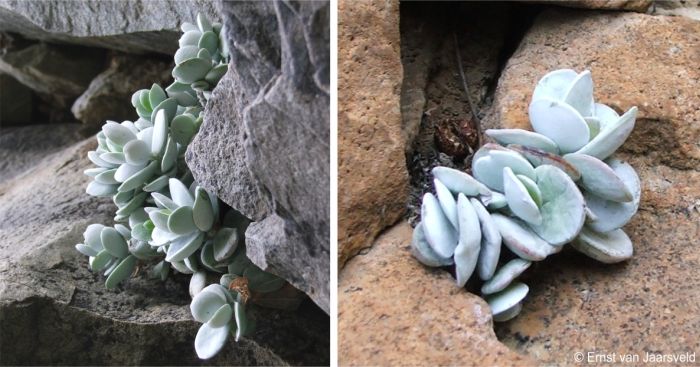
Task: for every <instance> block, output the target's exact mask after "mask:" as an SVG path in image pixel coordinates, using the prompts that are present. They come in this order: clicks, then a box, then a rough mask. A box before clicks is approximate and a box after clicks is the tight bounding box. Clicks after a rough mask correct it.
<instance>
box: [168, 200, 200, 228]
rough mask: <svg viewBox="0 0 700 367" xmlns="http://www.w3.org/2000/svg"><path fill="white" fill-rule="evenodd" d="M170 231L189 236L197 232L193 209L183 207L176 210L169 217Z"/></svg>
mask: <svg viewBox="0 0 700 367" xmlns="http://www.w3.org/2000/svg"><path fill="white" fill-rule="evenodd" d="M168 229H169V230H170V232H172V233H175V234H181V235H182V234H188V233H191V232H193V231H197V226H196V225H195V224H194V218H193V217H192V207H190V206H181V207H179V208H177V209H175V210H174V211H173V212H172V213H171V214H170V216H169V217H168Z"/></svg>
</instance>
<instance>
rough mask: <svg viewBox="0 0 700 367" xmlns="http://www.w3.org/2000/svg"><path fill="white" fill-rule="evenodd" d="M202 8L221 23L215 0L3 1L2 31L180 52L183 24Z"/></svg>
mask: <svg viewBox="0 0 700 367" xmlns="http://www.w3.org/2000/svg"><path fill="white" fill-rule="evenodd" d="M198 12H202V13H204V14H205V15H206V16H208V17H209V19H211V20H212V21H218V20H220V19H218V16H217V13H216V11H215V9H214V4H213V3H212V2H210V1H205V0H196V1H176V0H125V1H63V0H0V30H2V31H10V32H15V33H20V34H22V35H24V36H25V37H28V38H33V39H40V40H46V41H52V42H68V43H76V44H81V45H89V46H95V47H104V48H111V49H114V50H119V51H125V52H133V53H150V52H157V53H164V54H169V55H172V54H173V53H174V52H175V50H177V40H178V38H179V37H180V30H179V27H180V24H182V23H183V22H193V21H194V20H195V19H196V16H197V13H198Z"/></svg>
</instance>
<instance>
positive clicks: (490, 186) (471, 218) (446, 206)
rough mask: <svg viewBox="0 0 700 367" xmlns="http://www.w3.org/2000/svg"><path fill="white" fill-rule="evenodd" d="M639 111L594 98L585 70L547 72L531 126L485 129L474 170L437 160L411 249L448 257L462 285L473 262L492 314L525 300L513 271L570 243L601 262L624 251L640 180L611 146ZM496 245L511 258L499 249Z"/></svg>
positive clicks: (431, 259)
mask: <svg viewBox="0 0 700 367" xmlns="http://www.w3.org/2000/svg"><path fill="white" fill-rule="evenodd" d="M636 114H637V108H636V107H632V108H630V109H629V110H628V111H627V112H626V113H625V114H623V115H622V116H620V115H618V114H617V112H615V111H614V110H613V109H612V108H610V107H608V106H606V105H604V104H600V103H595V102H594V100H593V80H592V78H591V73H590V72H589V71H584V72H582V73H576V72H575V71H573V70H569V69H563V70H556V71H553V72H551V73H548V74H547V75H545V76H544V77H543V78H542V79H541V80H540V81H539V82H538V83H537V86H536V88H535V91H534V93H533V97H532V102H531V103H530V106H529V116H530V121H531V124H532V127H533V129H534V130H535V131H534V132H532V131H526V130H521V129H500V130H496V129H494V130H487V131H486V132H485V133H486V135H488V136H489V137H490V138H491V139H493V140H494V141H495V142H496V143H487V144H485V145H484V146H482V147H481V148H480V149H479V150H478V151H476V152H475V153H474V156H473V159H472V173H473V176H471V175H469V174H467V173H464V172H461V171H459V170H455V169H452V168H447V167H435V168H433V170H432V173H433V177H434V184H435V193H436V194H435V195H433V194H432V193H426V194H425V195H424V197H423V204H422V207H421V220H422V221H421V222H420V223H419V224H418V225H417V226H416V228H415V230H414V234H413V240H412V246H411V249H412V253H413V255H414V256H415V257H416V258H417V259H418V260H419V261H420V262H422V263H423V264H425V265H427V266H432V267H440V266H449V265H453V264H454V266H455V276H456V280H457V285H458V286H460V287H463V286H464V285H465V284H466V283H467V281H468V280H469V279H470V278H471V276H472V275H473V274H474V273H475V272H476V273H477V274H478V276H479V278H481V280H483V281H484V283H483V286H482V287H481V294H482V295H483V296H485V298H486V301H487V302H488V303H489V305H490V306H491V310H492V313H493V317H494V320H495V321H506V320H509V319H511V318H513V317H515V316H517V315H518V313H519V312H520V310H521V309H522V300H523V299H524V298H525V296H526V295H527V293H528V287H527V285H525V284H522V283H517V282H514V280H515V279H516V278H517V277H518V276H519V275H521V274H522V273H523V272H524V271H526V270H527V269H528V268H529V267H530V265H531V263H532V261H541V260H543V259H545V258H546V257H548V256H549V255H552V254H555V253H557V252H559V251H561V250H562V248H563V246H564V245H565V244H567V243H570V244H571V246H572V247H573V248H575V249H576V250H578V251H579V252H581V253H583V254H586V255H588V256H590V257H592V258H594V259H596V260H598V261H601V262H604V263H616V262H620V261H624V260H626V259H628V258H630V257H631V256H632V254H633V246H632V241H631V240H630V239H629V237H628V236H627V235H626V234H625V232H624V231H623V230H622V229H621V227H622V226H624V225H625V224H627V222H629V220H630V219H631V218H632V216H633V215H634V214H635V213H636V212H637V209H638V207H639V201H640V196H641V188H640V187H641V186H640V181H639V177H638V176H637V174H636V172H635V171H634V168H632V166H630V165H629V164H627V163H625V162H622V161H620V160H619V159H616V158H614V157H613V156H612V155H613V153H614V152H615V151H616V150H617V149H618V148H619V147H620V146H622V144H623V143H624V141H625V140H626V139H627V137H628V136H629V135H630V133H631V131H632V129H633V128H634V123H635V117H636ZM501 245H505V246H506V248H508V250H510V252H512V253H513V254H514V255H515V256H516V258H514V259H512V260H510V261H507V258H508V257H505V256H504V259H501V257H502V256H501ZM499 262H502V263H504V264H502V265H501V266H500V267H499Z"/></svg>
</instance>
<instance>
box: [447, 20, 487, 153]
mask: <svg viewBox="0 0 700 367" xmlns="http://www.w3.org/2000/svg"><path fill="white" fill-rule="evenodd" d="M452 38H453V39H454V42H455V53H456V54H457V66H458V68H459V75H460V76H461V77H462V86H463V87H464V93H465V94H466V95H467V102H468V103H469V109H470V110H471V113H472V117H473V118H474V125H475V126H476V138H477V144H478V147H477V148H480V147H481V141H482V138H481V120H480V119H479V113H478V110H477V108H476V104H475V103H474V101H472V97H471V95H470V94H469V86H468V85H467V78H466V77H465V76H464V67H463V66H462V55H460V54H459V42H457V33H455V32H454V31H453V32H452Z"/></svg>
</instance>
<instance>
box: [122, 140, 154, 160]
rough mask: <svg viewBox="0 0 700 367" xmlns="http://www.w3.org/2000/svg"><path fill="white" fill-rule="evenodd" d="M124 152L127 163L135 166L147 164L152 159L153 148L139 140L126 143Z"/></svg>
mask: <svg viewBox="0 0 700 367" xmlns="http://www.w3.org/2000/svg"><path fill="white" fill-rule="evenodd" d="M123 152H124V159H126V163H128V164H131V165H134V166H138V165H143V164H146V163H147V162H148V160H149V159H150V158H151V147H150V146H149V144H148V143H146V142H144V141H143V140H139V139H135V140H132V141H130V142H128V143H126V145H124V150H123Z"/></svg>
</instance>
